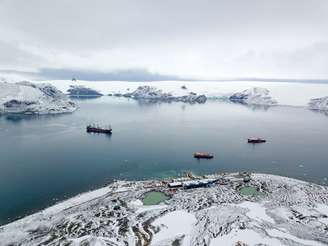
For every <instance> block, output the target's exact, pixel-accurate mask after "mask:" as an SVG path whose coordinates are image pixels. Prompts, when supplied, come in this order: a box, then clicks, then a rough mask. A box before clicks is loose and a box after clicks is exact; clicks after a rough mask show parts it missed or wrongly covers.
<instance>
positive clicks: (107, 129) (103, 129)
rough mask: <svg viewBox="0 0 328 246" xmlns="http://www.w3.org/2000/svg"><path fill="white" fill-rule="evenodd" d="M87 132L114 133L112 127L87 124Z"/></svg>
mask: <svg viewBox="0 0 328 246" xmlns="http://www.w3.org/2000/svg"><path fill="white" fill-rule="evenodd" d="M87 132H88V133H89V132H92V133H105V134H112V127H111V126H108V127H100V126H98V125H97V126H96V125H87Z"/></svg>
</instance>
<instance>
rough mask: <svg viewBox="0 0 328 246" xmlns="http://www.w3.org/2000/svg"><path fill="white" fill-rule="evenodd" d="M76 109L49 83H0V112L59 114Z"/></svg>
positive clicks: (73, 104) (72, 103)
mask: <svg viewBox="0 0 328 246" xmlns="http://www.w3.org/2000/svg"><path fill="white" fill-rule="evenodd" d="M76 109H77V106H76V104H75V103H74V102H72V101H71V100H69V99H68V97H67V96H66V95H65V94H64V93H62V92H61V91H60V90H58V89H57V88H56V87H55V86H53V85H51V84H46V83H37V84H34V83H30V82H28V81H23V82H18V83H0V114H1V113H2V114H3V113H12V114H13V113H15V114H59V113H71V112H73V111H75V110H76Z"/></svg>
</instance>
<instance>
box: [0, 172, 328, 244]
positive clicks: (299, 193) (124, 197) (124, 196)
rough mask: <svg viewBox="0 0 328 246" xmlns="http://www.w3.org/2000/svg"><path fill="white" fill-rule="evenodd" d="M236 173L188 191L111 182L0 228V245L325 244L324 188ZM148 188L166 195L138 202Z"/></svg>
mask: <svg viewBox="0 0 328 246" xmlns="http://www.w3.org/2000/svg"><path fill="white" fill-rule="evenodd" d="M243 177H245V176H243V174H223V175H209V176H208V177H207V178H209V179H217V180H218V182H217V183H216V184H212V185H211V186H210V187H204V188H195V189H188V190H185V189H183V188H178V189H176V190H175V189H171V188H168V186H167V182H170V181H169V180H162V181H161V180H159V181H156V180H150V181H138V182H132V181H131V182H127V181H117V182H115V183H113V184H111V185H109V186H108V187H104V188H101V189H99V190H95V191H92V192H89V193H85V194H82V195H79V196H77V197H74V198H71V199H69V200H67V201H64V202H61V203H59V204H57V205H55V206H53V207H50V208H48V209H45V210H43V211H41V212H39V213H36V214H33V215H31V216H28V217H26V218H23V219H21V220H18V221H16V222H13V223H11V224H8V225H5V226H2V227H0V242H1V243H2V244H1V245H4V246H6V245H21V246H25V245H113V246H114V245H122V246H123V245H131V246H132V245H186V246H192V245H213V246H216V245H228V246H229V245H233V246H235V245H248V246H251V245H271V246H277V245H315V246H316V245H318V246H321V245H327V244H328V236H327V235H328V187H324V186H319V185H315V184H312V183H307V182H303V181H299V180H295V179H289V178H285V177H279V176H273V175H264V174H253V175H251V180H250V181H248V182H245V179H244V178H243ZM163 181H164V182H163ZM175 181H176V180H175ZM179 181H181V179H179ZM188 182H190V181H188ZM243 188H246V189H254V190H256V192H255V193H254V194H256V195H246V194H242V193H241V189H243ZM152 190H158V191H161V192H165V193H166V194H167V195H168V196H170V197H171V198H170V199H169V200H166V201H165V202H163V203H162V204H159V205H152V206H146V205H143V204H142V201H141V200H142V198H143V197H144V194H145V193H146V192H148V191H152Z"/></svg>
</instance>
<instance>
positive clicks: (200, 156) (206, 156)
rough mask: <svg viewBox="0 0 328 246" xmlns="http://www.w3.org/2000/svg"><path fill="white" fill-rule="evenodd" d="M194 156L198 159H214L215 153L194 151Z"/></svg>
mask: <svg viewBox="0 0 328 246" xmlns="http://www.w3.org/2000/svg"><path fill="white" fill-rule="evenodd" d="M194 158H197V159H213V158H214V155H212V154H210V153H203V152H196V153H194Z"/></svg>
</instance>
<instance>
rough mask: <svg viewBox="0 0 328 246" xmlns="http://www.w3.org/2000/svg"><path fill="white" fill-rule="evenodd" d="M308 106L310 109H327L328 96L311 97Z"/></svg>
mask: <svg viewBox="0 0 328 246" xmlns="http://www.w3.org/2000/svg"><path fill="white" fill-rule="evenodd" d="M308 106H309V108H310V109H312V110H319V111H328V97H320V98H313V99H311V100H310V102H309V104H308Z"/></svg>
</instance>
